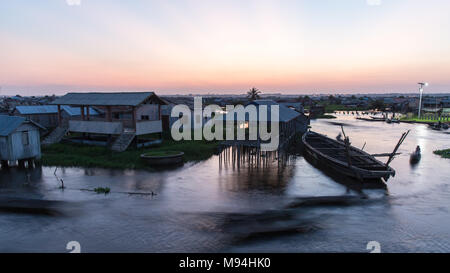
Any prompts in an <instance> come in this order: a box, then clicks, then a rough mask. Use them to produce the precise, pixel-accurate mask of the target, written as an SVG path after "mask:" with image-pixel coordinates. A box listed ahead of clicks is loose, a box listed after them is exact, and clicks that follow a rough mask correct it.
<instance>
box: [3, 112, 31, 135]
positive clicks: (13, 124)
mask: <svg viewBox="0 0 450 273" xmlns="http://www.w3.org/2000/svg"><path fill="white" fill-rule="evenodd" d="M25 120H26V119H25V118H23V117H15V116H6V115H0V136H8V135H9V134H10V133H11V132H13V131H14V130H16V129H17V128H18V127H19V126H20V125H21V124H22V123H23V122H24V121H25Z"/></svg>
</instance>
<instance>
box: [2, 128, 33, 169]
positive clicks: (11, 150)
mask: <svg viewBox="0 0 450 273" xmlns="http://www.w3.org/2000/svg"><path fill="white" fill-rule="evenodd" d="M24 132H28V145H24V142H23V133H24ZM0 147H1V148H0V149H1V151H2V152H1V154H2V158H1V159H2V160H10V161H14V160H22V159H30V158H41V140H40V134H39V130H38V129H37V128H36V127H34V126H32V125H29V124H23V125H21V126H20V127H19V128H17V129H16V130H15V131H14V132H13V133H11V134H10V135H9V136H8V137H7V140H6V145H5V142H4V140H3V141H2V143H1V144H0ZM5 147H6V149H5ZM4 156H5V157H4Z"/></svg>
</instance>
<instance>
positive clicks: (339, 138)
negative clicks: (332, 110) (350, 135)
mask: <svg viewBox="0 0 450 273" xmlns="http://www.w3.org/2000/svg"><path fill="white" fill-rule="evenodd" d="M336 140H337V141H340V142H344V140H343V139H342V134H341V133H339V134H338V135H337V137H336Z"/></svg>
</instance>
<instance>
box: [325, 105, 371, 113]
mask: <svg viewBox="0 0 450 273" xmlns="http://www.w3.org/2000/svg"><path fill="white" fill-rule="evenodd" d="M365 110H369V107H361V106H358V107H348V106H345V105H342V104H327V105H325V113H334V112H336V111H365Z"/></svg>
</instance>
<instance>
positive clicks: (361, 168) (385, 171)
mask: <svg viewBox="0 0 450 273" xmlns="http://www.w3.org/2000/svg"><path fill="white" fill-rule="evenodd" d="M302 141H303V144H304V146H305V153H306V156H308V157H309V158H310V159H311V161H312V163H313V164H315V165H318V166H320V167H324V168H327V169H331V170H333V171H335V172H338V173H341V174H344V175H346V176H349V177H354V178H357V179H359V180H374V179H380V178H384V179H385V180H386V181H387V180H388V179H389V178H390V177H391V176H394V175H395V171H394V169H392V168H391V167H389V165H388V164H384V163H382V162H380V161H378V160H377V159H375V157H374V156H372V155H370V154H368V153H366V152H364V151H363V150H360V149H358V148H355V147H353V146H350V145H349V144H348V143H349V141H348V138H346V140H345V142H339V141H336V140H333V139H331V138H328V137H326V136H324V135H321V134H318V133H315V132H311V131H309V132H307V133H305V134H304V135H303V138H302Z"/></svg>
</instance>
